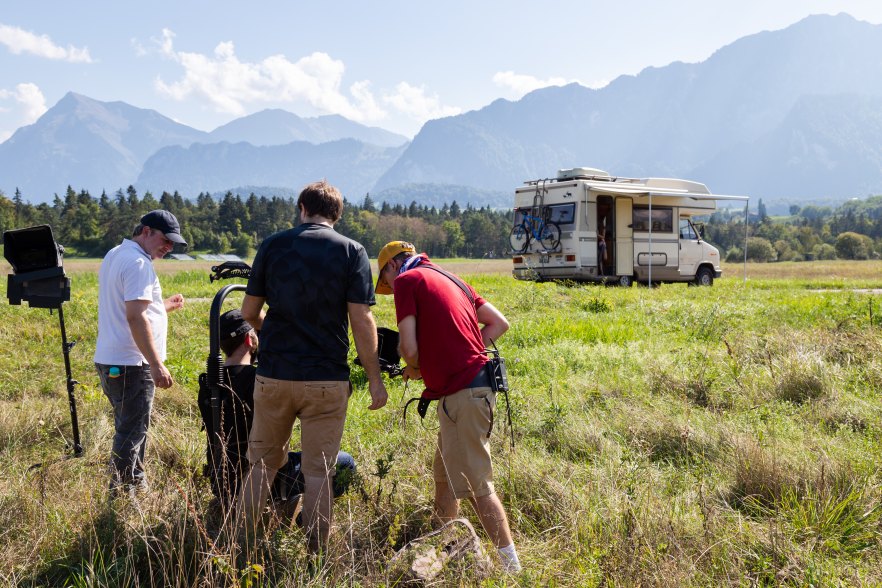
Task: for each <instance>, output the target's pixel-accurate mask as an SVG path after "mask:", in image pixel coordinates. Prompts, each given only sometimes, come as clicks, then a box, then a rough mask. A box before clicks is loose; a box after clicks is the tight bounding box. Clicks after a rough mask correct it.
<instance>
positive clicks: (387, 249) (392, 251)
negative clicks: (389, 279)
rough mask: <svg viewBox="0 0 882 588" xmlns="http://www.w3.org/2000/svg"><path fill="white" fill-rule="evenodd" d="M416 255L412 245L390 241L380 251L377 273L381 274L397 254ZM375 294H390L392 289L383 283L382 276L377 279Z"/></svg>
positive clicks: (405, 242)
mask: <svg viewBox="0 0 882 588" xmlns="http://www.w3.org/2000/svg"><path fill="white" fill-rule="evenodd" d="M405 252H407V253H416V247H414V246H413V243H408V242H407V241H390V242H388V243H386V244H385V245H384V246H383V248H382V249H380V255H379V256H378V257H377V272H378V273H379V274H382V273H383V268H384V267H386V264H387V263H389V261H390V260H391V259H392V258H393V257H395V256H396V255H398V254H399V253H405ZM374 291H375V292H376V293H377V294H391V293H392V287H391V286H390V285H389V284H387V283H386V282H384V281H383V277H382V275H379V276H378V277H377V287H376V288H375V289H374Z"/></svg>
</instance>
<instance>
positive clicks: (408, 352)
mask: <svg viewBox="0 0 882 588" xmlns="http://www.w3.org/2000/svg"><path fill="white" fill-rule="evenodd" d="M398 355H400V356H401V357H402V358H403V359H404V363H405V364H407V365H406V366H405V367H404V374H403V375H404V381H405V382H406V381H408V380H421V379H422V377H423V376H422V374H421V373H420V350H419V347H418V346H417V337H416V317H415V316H414V315H410V316H406V317H404V318H403V319H401V322H400V323H398Z"/></svg>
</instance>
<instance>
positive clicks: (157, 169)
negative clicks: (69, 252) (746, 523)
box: [135, 139, 404, 201]
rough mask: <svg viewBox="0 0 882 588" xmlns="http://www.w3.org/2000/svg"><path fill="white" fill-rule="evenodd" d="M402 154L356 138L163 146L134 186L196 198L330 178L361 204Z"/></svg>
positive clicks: (396, 149)
mask: <svg viewBox="0 0 882 588" xmlns="http://www.w3.org/2000/svg"><path fill="white" fill-rule="evenodd" d="M403 149H404V148H403V147H386V148H383V147H377V146H376V145H368V144H366V143H362V142H361V141H356V140H355V139H340V140H338V141H330V142H327V143H321V144H319V145H314V144H312V143H308V142H306V141H295V142H293V143H288V144H286V145H272V146H261V147H255V146H254V145H251V144H250V143H245V142H241V143H227V142H221V143H210V144H203V143H195V144H193V145H191V146H190V147H178V146H173V147H165V148H163V149H160V150H159V151H157V152H156V153H155V154H154V155H153V156H151V157H150V158H149V159H148V160H147V161H146V162H145V163H144V169H143V171H142V172H141V175H140V176H139V177H138V181H137V183H136V184H135V186H136V187H137V188H138V189H139V190H142V191H143V190H148V189H149V190H151V191H153V192H154V193H159V192H162V191H163V190H166V191H169V192H171V191H173V190H178V191H179V192H180V193H181V194H184V195H187V196H190V197H193V196H195V195H196V194H198V193H199V192H223V191H226V190H228V189H230V188H231V187H233V186H242V185H245V186H266V187H272V186H280V187H284V186H287V187H291V186H295V187H299V186H303V185H304V184H307V183H309V182H312V181H315V180H318V179H321V178H327V179H328V181H330V182H331V183H333V184H334V185H336V186H337V187H338V188H340V190H341V191H342V192H343V194H344V195H345V196H346V197H347V198H349V199H350V200H354V201H360V200H361V199H362V198H364V194H366V193H367V192H368V191H369V190H370V189H371V187H372V186H373V185H374V183H375V182H376V181H377V179H378V178H379V177H380V175H381V174H382V173H383V172H384V171H385V170H386V169H388V168H389V166H390V165H392V163H393V162H394V161H395V160H396V159H397V158H398V157H399V156H400V155H401V152H402V151H403Z"/></svg>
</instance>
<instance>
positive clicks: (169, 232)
mask: <svg viewBox="0 0 882 588" xmlns="http://www.w3.org/2000/svg"><path fill="white" fill-rule="evenodd" d="M141 224H142V225H144V226H145V227H150V228H151V229H156V230H157V231H161V232H162V234H164V235H165V237H166V238H167V239H168V240H169V241H172V242H173V243H179V244H181V245H186V244H187V242H186V241H184V238H183V237H181V225H180V223H178V219H176V218H175V215H173V214H172V213H170V212H169V211H167V210H152V211H150V212H148V213H147V214H145V215H144V216H142V217H141Z"/></svg>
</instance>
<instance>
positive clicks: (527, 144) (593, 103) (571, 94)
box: [0, 14, 882, 207]
mask: <svg viewBox="0 0 882 588" xmlns="http://www.w3.org/2000/svg"><path fill="white" fill-rule="evenodd" d="M879 55H882V26H880V25H872V24H868V23H865V22H860V21H857V20H855V19H854V18H852V17H850V16H848V15H846V14H840V15H837V16H813V17H809V18H806V19H804V20H802V21H800V22H798V23H796V24H794V25H792V26H790V27H788V28H786V29H784V30H780V31H771V32H769V31H766V32H761V33H757V34H754V35H750V36H747V37H744V38H742V39H739V40H737V41H735V42H733V43H731V44H729V45H727V46H725V47H722V48H721V49H719V50H718V51H716V52H715V53H714V54H713V55H711V56H710V57H709V58H708V59H706V60H705V61H703V62H700V63H682V62H676V63H672V64H670V65H667V66H664V67H650V68H646V69H644V70H643V71H641V72H640V73H639V74H637V75H628V76H621V77H619V78H617V79H615V80H613V81H612V82H611V83H610V84H609V85H607V86H606V87H604V88H602V89H597V90H595V89H590V88H586V87H583V86H579V85H577V84H570V85H567V86H562V87H549V88H543V89H540V90H536V91H534V92H531V93H529V94H527V95H526V96H524V97H523V98H522V99H520V100H518V101H509V100H504V99H499V100H496V101H494V102H492V103H490V104H488V105H487V106H485V107H483V108H481V109H479V110H475V111H471V112H467V113H464V114H462V115H458V116H452V117H448V118H443V119H437V120H431V121H429V122H427V123H426V124H425V125H424V126H423V128H422V129H421V130H420V132H419V133H418V134H417V136H416V137H414V139H413V141H411V142H410V143H407V142H406V138H404V137H401V136H400V135H395V134H394V133H389V132H388V131H384V130H383V129H378V128H374V127H366V126H364V125H360V124H358V123H355V122H353V121H349V120H347V119H345V118H343V117H340V116H323V117H315V118H300V117H298V116H297V115H294V114H292V113H289V112H286V111H283V110H264V111H262V112H258V113H256V114H253V115H250V116H246V117H243V118H241V119H237V120H235V121H232V122H231V123H229V124H227V125H224V126H222V127H219V128H217V129H215V130H214V131H212V132H211V133H205V132H202V131H198V130H196V129H192V128H190V127H187V126H185V125H180V124H178V123H175V122H174V121H172V120H171V119H168V118H166V117H164V116H162V115H161V114H159V113H157V112H155V111H152V110H144V109H138V108H135V107H132V106H129V105H127V104H124V103H122V102H111V103H105V102H99V101H96V100H92V99H89V98H86V97H84V96H79V95H77V94H72V93H70V94H68V95H67V96H65V97H64V98H63V99H62V100H61V101H59V103H58V104H56V105H55V106H54V107H53V108H52V109H50V110H49V111H48V112H47V113H46V114H45V115H44V116H43V117H41V118H40V120H38V121H37V122H36V123H35V124H33V125H30V126H28V127H23V128H22V129H19V130H18V131H17V132H16V133H15V134H14V135H13V136H12V137H11V138H10V139H9V140H8V141H6V142H5V143H3V144H2V145H0V189H2V190H3V191H4V192H5V193H6V194H7V195H11V194H12V193H13V192H14V190H15V188H16V187H20V188H21V189H22V192H23V195H24V197H25V198H26V199H29V200H31V201H37V202H39V201H47V200H50V199H51V197H52V194H54V193H60V192H62V191H63V190H64V188H65V187H66V186H67V185H68V184H70V185H72V186H73V187H74V188H75V189H77V190H79V189H81V188H86V189H89V190H90V191H93V192H94V193H100V190H101V189H106V190H107V191H108V192H112V191H115V190H116V189H118V188H120V187H125V186H127V185H128V184H136V186H137V187H138V188H139V190H151V191H153V192H154V193H158V192H160V191H162V190H175V189H176V190H179V191H180V192H181V193H182V194H185V195H188V196H190V195H193V194H196V193H199V192H206V191H207V192H221V193H222V192H224V191H226V190H229V189H231V188H232V187H235V186H249V187H256V189H258V190H268V191H273V190H275V189H276V188H273V187H274V186H276V187H279V188H278V189H279V190H297V189H299V187H300V186H301V185H302V184H304V183H306V182H307V181H312V180H315V179H317V178H320V177H327V178H328V179H329V180H331V181H333V182H336V183H338V184H340V185H341V186H342V187H343V188H344V191H345V193H346V195H347V197H348V198H350V199H351V200H353V201H361V200H362V199H363V197H364V194H365V193H367V192H371V194H372V196H376V197H377V198H382V197H383V195H386V196H388V198H389V199H390V201H392V202H395V203H401V204H409V203H410V201H411V200H417V201H418V202H420V203H421V204H425V203H431V202H435V201H436V200H437V199H438V198H439V197H442V195H444V196H446V195H454V194H461V195H463V196H464V197H468V198H470V199H474V200H470V201H466V202H460V204H461V205H466V204H467V203H469V202H470V203H471V204H473V205H475V206H482V205H485V204H487V205H491V206H494V207H495V206H498V205H499V202H500V201H502V200H504V198H502V197H501V196H500V195H502V194H511V192H512V190H513V189H514V188H515V187H517V186H519V185H520V184H521V183H522V182H523V181H524V180H528V179H537V178H545V177H549V176H553V175H554V174H555V173H556V171H557V170H558V169H559V168H565V167H575V166H591V167H597V168H601V169H605V170H607V171H609V172H610V173H613V174H615V175H620V176H636V177H646V176H656V177H664V176H670V177H682V178H688V179H694V180H698V181H701V182H703V183H706V184H707V185H708V186H709V187H710V188H711V189H712V190H713V191H715V192H718V193H730V194H732V193H734V194H748V195H750V196H753V197H762V198H764V199H765V200H766V202H767V203H771V202H773V201H776V200H779V201H784V200H789V201H791V202H792V201H796V202H799V201H801V200H805V199H815V200H817V199H830V198H834V199H835V198H839V199H845V198H849V197H853V196H863V195H866V194H868V193H882V165H880V163H882V156H880V148H879V145H880V144H882V133H880V132H879V126H880V122H879V114H878V113H879V112H880V109H882V104H880V102H879V100H880V97H882V59H880V58H879V57H878V56H879ZM344 135H345V137H344ZM221 139H223V140H221Z"/></svg>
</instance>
